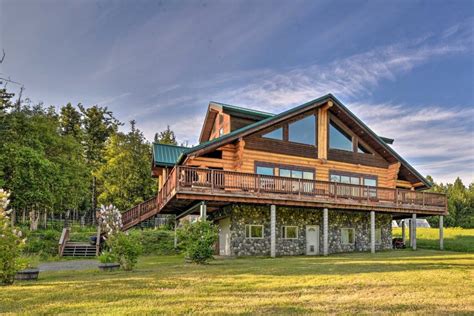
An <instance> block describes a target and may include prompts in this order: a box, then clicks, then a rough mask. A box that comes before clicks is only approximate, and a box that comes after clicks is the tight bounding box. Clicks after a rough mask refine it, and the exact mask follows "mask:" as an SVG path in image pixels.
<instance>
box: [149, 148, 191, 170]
mask: <svg viewBox="0 0 474 316" xmlns="http://www.w3.org/2000/svg"><path fill="white" fill-rule="evenodd" d="M186 149H189V147H184V146H176V145H170V144H160V143H153V146H152V153H153V164H154V165H155V166H166V167H168V166H170V167H171V166H174V165H175V164H176V162H177V160H178V158H179V157H180V155H181V154H182V153H183V152H184V151H185V150H186Z"/></svg>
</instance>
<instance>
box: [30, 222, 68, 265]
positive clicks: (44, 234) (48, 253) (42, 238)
mask: <svg viewBox="0 0 474 316" xmlns="http://www.w3.org/2000/svg"><path fill="white" fill-rule="evenodd" d="M26 237H27V238H28V243H27V244H26V247H25V252H26V253H28V254H36V255H38V256H40V258H41V259H47V258H50V257H53V256H57V255H58V241H59V238H60V237H61V232H60V231H57V230H53V229H47V230H38V231H35V232H30V233H27V236H26Z"/></svg>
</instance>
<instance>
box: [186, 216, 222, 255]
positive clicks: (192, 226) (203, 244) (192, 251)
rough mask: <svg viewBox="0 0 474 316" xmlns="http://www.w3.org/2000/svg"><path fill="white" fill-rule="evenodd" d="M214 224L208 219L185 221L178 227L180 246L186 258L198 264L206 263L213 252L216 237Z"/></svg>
mask: <svg viewBox="0 0 474 316" xmlns="http://www.w3.org/2000/svg"><path fill="white" fill-rule="evenodd" d="M217 234H218V231H217V227H216V225H214V224H212V223H211V222H209V221H198V222H195V223H185V224H184V226H183V227H181V228H179V229H178V240H179V242H180V247H182V248H183V249H184V253H185V255H186V259H188V260H190V261H192V262H194V263H199V264H204V263H206V262H207V261H208V260H209V259H211V258H212V255H213V254H214V244H215V243H216V241H217V239H218V235H217Z"/></svg>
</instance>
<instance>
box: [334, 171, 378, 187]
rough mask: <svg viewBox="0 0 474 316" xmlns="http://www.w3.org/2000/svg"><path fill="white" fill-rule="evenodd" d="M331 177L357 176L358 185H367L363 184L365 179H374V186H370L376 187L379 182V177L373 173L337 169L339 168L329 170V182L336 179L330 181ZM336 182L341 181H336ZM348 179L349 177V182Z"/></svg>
mask: <svg viewBox="0 0 474 316" xmlns="http://www.w3.org/2000/svg"><path fill="white" fill-rule="evenodd" d="M332 177H349V178H359V184H358V185H360V186H364V187H366V186H368V185H365V184H364V182H365V180H366V179H367V180H375V186H370V187H372V188H377V187H378V184H379V179H378V178H379V177H378V176H377V175H373V174H366V173H357V172H347V171H339V170H329V181H330V182H337V181H332ZM337 183H343V182H341V181H338V182H337ZM347 184H351V183H350V179H349V183H347Z"/></svg>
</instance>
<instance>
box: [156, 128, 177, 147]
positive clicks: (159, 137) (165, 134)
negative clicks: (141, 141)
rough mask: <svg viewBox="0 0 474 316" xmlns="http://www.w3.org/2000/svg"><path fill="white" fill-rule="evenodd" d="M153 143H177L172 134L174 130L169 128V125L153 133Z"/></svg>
mask: <svg viewBox="0 0 474 316" xmlns="http://www.w3.org/2000/svg"><path fill="white" fill-rule="evenodd" d="M155 143H159V144H168V145H178V142H177V141H176V136H175V135H174V132H173V131H172V130H171V129H170V126H169V125H168V126H167V127H166V129H165V130H164V131H162V132H159V133H156V134H155Z"/></svg>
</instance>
